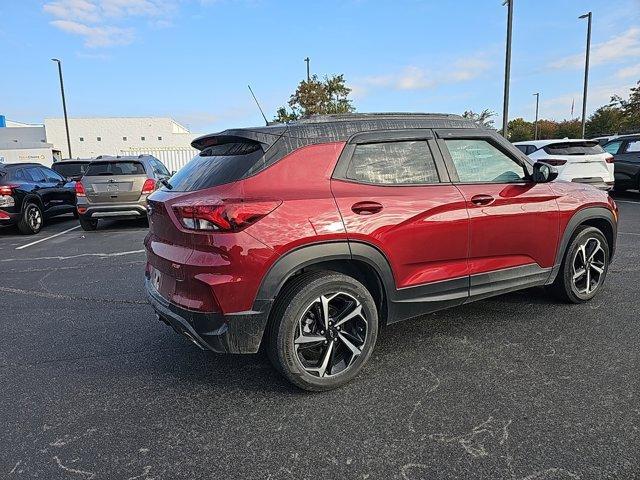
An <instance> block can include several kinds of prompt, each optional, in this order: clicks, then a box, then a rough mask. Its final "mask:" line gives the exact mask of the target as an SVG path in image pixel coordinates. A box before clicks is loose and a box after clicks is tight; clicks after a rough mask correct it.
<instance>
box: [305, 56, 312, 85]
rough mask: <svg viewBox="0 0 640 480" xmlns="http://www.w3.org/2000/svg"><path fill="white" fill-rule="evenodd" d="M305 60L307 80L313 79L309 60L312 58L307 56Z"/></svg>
mask: <svg viewBox="0 0 640 480" xmlns="http://www.w3.org/2000/svg"><path fill="white" fill-rule="evenodd" d="M304 61H305V62H306V63H307V82H309V81H310V80H311V71H310V70H309V62H310V61H311V59H310V58H309V57H307V58H305V59H304Z"/></svg>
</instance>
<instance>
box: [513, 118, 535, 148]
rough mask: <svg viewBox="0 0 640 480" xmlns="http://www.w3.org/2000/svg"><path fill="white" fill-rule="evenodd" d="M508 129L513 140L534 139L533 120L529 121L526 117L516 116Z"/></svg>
mask: <svg viewBox="0 0 640 480" xmlns="http://www.w3.org/2000/svg"><path fill="white" fill-rule="evenodd" d="M507 130H508V131H509V140H510V141H512V142H523V141H525V140H533V134H534V127H533V122H527V121H526V120H525V119H524V118H514V119H513V120H511V121H509V126H508V127H507Z"/></svg>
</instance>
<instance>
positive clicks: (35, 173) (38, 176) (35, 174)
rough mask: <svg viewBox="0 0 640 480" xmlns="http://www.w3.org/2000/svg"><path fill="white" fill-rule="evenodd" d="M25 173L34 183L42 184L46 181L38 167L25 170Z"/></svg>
mask: <svg viewBox="0 0 640 480" xmlns="http://www.w3.org/2000/svg"><path fill="white" fill-rule="evenodd" d="M27 173H28V174H29V176H30V177H31V178H32V179H33V181H34V182H37V183H43V182H45V181H46V180H45V176H44V173H43V172H42V170H40V169H39V168H38V167H29V168H27Z"/></svg>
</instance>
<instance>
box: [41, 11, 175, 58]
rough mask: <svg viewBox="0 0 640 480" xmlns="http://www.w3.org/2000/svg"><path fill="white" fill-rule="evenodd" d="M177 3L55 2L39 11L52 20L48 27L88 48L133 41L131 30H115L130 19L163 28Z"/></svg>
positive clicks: (132, 31) (168, 22)
mask: <svg viewBox="0 0 640 480" xmlns="http://www.w3.org/2000/svg"><path fill="white" fill-rule="evenodd" d="M180 1H181V0H55V1H49V2H47V3H45V4H44V6H43V10H44V11H45V12H46V13H48V14H49V15H51V16H53V17H54V18H55V20H53V21H52V22H51V25H53V26H54V27H56V28H58V29H59V30H62V31H64V32H67V33H71V34H74V35H79V36H81V37H83V38H84V39H85V46H86V47H89V48H96V47H110V46H114V45H127V44H129V43H131V42H132V41H133V39H134V36H135V32H134V30H133V29H132V28H124V27H121V26H118V23H119V22H123V21H126V20H127V19H128V18H131V17H141V18H148V19H150V25H151V26H153V27H156V28H166V27H168V26H170V25H171V23H170V21H169V19H168V17H169V14H170V13H171V12H172V11H173V10H174V9H175V8H176V6H177V4H178V3H179V2H180Z"/></svg>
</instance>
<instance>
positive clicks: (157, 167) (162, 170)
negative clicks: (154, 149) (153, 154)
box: [151, 159, 170, 176]
mask: <svg viewBox="0 0 640 480" xmlns="http://www.w3.org/2000/svg"><path fill="white" fill-rule="evenodd" d="M151 166H152V167H153V171H154V173H157V174H158V175H167V176H169V175H170V173H169V170H167V167H165V166H164V165H163V163H162V162H161V161H159V160H155V159H151Z"/></svg>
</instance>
